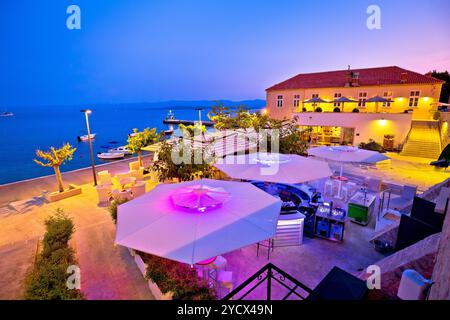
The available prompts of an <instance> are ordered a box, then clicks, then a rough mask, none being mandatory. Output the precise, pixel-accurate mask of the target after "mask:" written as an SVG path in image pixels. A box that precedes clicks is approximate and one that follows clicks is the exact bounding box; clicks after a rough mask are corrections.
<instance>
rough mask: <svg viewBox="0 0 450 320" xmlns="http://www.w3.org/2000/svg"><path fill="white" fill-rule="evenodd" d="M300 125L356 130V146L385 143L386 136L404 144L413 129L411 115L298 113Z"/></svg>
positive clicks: (396, 142)
mask: <svg viewBox="0 0 450 320" xmlns="http://www.w3.org/2000/svg"><path fill="white" fill-rule="evenodd" d="M295 115H297V116H298V121H297V122H298V124H299V125H303V126H335V127H347V128H355V137H354V145H358V144H359V143H361V142H367V141H369V139H373V140H375V141H376V142H378V143H381V144H382V143H383V138H384V135H385V134H393V135H394V136H395V138H394V144H395V145H398V144H400V143H403V142H404V140H405V138H406V136H407V135H408V132H409V129H410V127H411V117H412V115H411V114H408V113H399V114H393V113H391V114H379V113H337V112H302V113H296V114H295Z"/></svg>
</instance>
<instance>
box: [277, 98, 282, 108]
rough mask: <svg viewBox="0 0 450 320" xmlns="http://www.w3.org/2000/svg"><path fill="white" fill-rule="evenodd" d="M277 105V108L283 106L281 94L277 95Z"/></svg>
mask: <svg viewBox="0 0 450 320" xmlns="http://www.w3.org/2000/svg"><path fill="white" fill-rule="evenodd" d="M277 107H278V108H281V107H283V96H282V95H280V96H277Z"/></svg>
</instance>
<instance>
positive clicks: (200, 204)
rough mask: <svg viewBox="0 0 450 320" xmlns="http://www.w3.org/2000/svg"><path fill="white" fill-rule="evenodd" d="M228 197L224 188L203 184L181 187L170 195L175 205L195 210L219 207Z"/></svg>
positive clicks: (200, 210)
mask: <svg viewBox="0 0 450 320" xmlns="http://www.w3.org/2000/svg"><path fill="white" fill-rule="evenodd" d="M229 197H230V194H229V193H228V192H226V191H225V189H223V188H212V187H209V186H205V185H195V186H190V187H186V188H182V189H179V190H177V191H176V192H175V193H174V194H172V195H171V196H170V198H171V200H172V203H173V204H174V205H175V206H177V207H180V208H183V209H190V210H193V211H197V212H205V211H206V210H209V209H213V208H217V207H220V206H221V205H222V204H223V203H224V202H225V201H226V200H227V199H228V198H229Z"/></svg>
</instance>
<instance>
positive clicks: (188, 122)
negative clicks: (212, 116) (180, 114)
mask: <svg viewBox="0 0 450 320" xmlns="http://www.w3.org/2000/svg"><path fill="white" fill-rule="evenodd" d="M163 123H164V124H184V125H195V124H196V123H198V121H194V120H179V119H164V120H163ZM202 124H203V125H204V126H205V127H212V126H214V122H212V121H202Z"/></svg>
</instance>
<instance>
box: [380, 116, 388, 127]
mask: <svg viewBox="0 0 450 320" xmlns="http://www.w3.org/2000/svg"><path fill="white" fill-rule="evenodd" d="M378 123H379V124H380V126H385V125H386V124H387V120H386V119H384V118H381V119H380V120H378Z"/></svg>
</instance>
